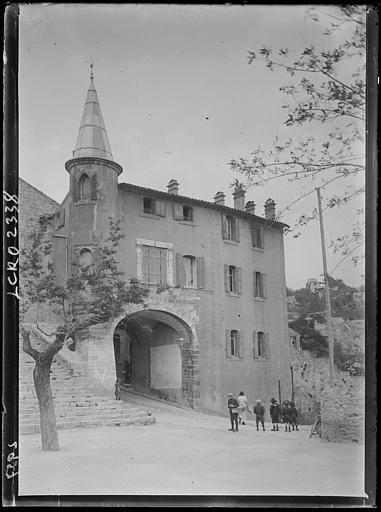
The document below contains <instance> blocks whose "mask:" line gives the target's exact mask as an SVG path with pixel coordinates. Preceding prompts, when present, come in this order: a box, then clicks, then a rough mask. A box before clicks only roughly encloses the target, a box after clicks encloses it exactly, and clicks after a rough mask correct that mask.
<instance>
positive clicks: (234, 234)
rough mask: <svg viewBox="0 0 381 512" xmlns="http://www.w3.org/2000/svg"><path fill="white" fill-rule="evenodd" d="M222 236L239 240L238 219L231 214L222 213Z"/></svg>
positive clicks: (233, 240)
mask: <svg viewBox="0 0 381 512" xmlns="http://www.w3.org/2000/svg"><path fill="white" fill-rule="evenodd" d="M222 238H223V239H224V240H229V241H232V242H239V225H238V219H236V218H235V217H232V216H231V215H222Z"/></svg>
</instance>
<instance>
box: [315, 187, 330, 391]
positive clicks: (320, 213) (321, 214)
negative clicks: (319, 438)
mask: <svg viewBox="0 0 381 512" xmlns="http://www.w3.org/2000/svg"><path fill="white" fill-rule="evenodd" d="M316 192H317V197H318V206H319V221H320V236H321V252H322V255H323V270H324V283H325V287H324V288H325V305H326V317H327V324H328V357H329V375H330V379H331V384H333V382H334V379H335V366H334V362H333V343H334V340H333V336H332V321H331V298H330V294H329V282H328V271H327V256H326V253H325V239H324V226H323V213H322V209H321V196H320V188H319V187H317V188H316Z"/></svg>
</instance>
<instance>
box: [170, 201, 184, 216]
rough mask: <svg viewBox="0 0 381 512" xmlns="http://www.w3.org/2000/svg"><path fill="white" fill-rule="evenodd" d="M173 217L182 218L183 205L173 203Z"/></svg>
mask: <svg viewBox="0 0 381 512" xmlns="http://www.w3.org/2000/svg"><path fill="white" fill-rule="evenodd" d="M172 207H173V218H174V219H175V220H183V218H184V213H183V207H182V206H181V205H180V204H175V203H173V205H172Z"/></svg>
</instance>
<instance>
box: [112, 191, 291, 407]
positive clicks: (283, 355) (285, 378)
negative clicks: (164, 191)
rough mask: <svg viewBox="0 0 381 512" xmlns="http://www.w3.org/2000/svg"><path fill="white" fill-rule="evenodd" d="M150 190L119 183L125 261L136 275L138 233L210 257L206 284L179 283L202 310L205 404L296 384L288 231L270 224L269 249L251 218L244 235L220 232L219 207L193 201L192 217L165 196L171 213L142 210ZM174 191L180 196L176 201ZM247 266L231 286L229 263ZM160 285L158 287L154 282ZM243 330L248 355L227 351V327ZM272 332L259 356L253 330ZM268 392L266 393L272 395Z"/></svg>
mask: <svg viewBox="0 0 381 512" xmlns="http://www.w3.org/2000/svg"><path fill="white" fill-rule="evenodd" d="M143 197H144V195H139V194H136V193H133V192H127V191H125V190H119V218H120V219H121V221H122V228H123V230H124V232H125V238H124V239H123V240H122V241H121V246H120V256H119V261H120V264H121V269H122V270H123V271H124V272H125V275H126V277H127V278H131V277H136V276H137V266H138V261H137V245H136V240H137V239H145V240H151V241H156V242H163V243H169V244H173V252H174V254H176V253H180V254H182V255H185V254H188V255H193V256H195V257H204V260H205V288H204V289H190V288H181V289H179V290H177V291H176V299H174V300H177V301H180V302H181V301H182V300H183V297H184V298H190V299H191V300H192V301H193V302H194V305H193V308H194V311H195V313H196V315H197V316H198V317H199V323H198V325H197V332H198V337H199V350H200V353H199V371H200V395H201V405H202V407H203V408H205V409H210V410H214V411H219V412H223V411H225V409H226V396H227V393H228V392H230V391H232V392H234V393H238V392H239V391H240V390H242V389H243V390H244V391H245V392H246V394H247V396H248V398H249V400H250V401H255V400H256V399H257V398H262V399H263V400H266V399H269V398H270V397H271V396H274V395H275V396H277V394H278V380H280V383H281V389H282V393H284V394H288V393H289V390H290V372H289V364H288V349H287V347H288V344H287V336H288V334H287V311H286V295H285V294H286V289H285V277H284V254H283V236H282V233H281V230H280V229H279V228H278V229H276V228H272V229H269V228H268V229H265V248H264V250H263V251H262V250H258V249H254V248H253V247H252V239H251V231H250V224H249V221H248V220H246V219H244V218H239V217H238V216H237V217H238V218H239V223H240V242H239V243H234V242H226V241H224V240H223V238H222V227H221V213H220V212H219V211H216V210H213V209H208V208H202V207H198V206H194V205H192V207H193V213H194V222H182V221H177V220H174V218H173V211H172V202H171V201H169V200H168V201H166V206H165V209H166V215H165V217H164V218H163V217H154V216H151V215H147V214H143V213H142V201H143ZM175 201H176V199H175V198H174V202H175ZM226 264H228V265H235V266H236V267H240V268H241V271H242V294H241V295H240V296H229V295H228V294H227V293H226V291H225V282H224V265H226ZM254 270H258V271H261V272H263V273H266V275H267V297H268V298H267V300H261V299H254ZM153 288H155V287H153ZM231 329H236V330H238V331H239V332H240V333H241V346H242V347H243V357H242V358H232V359H228V358H227V357H226V334H225V333H226V330H231ZM258 330H263V331H264V332H267V333H268V334H269V343H270V358H269V359H262V360H256V359H254V357H253V332H254V331H258ZM267 395H268V396H267Z"/></svg>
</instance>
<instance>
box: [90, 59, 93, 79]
mask: <svg viewBox="0 0 381 512" xmlns="http://www.w3.org/2000/svg"><path fill="white" fill-rule="evenodd" d="M93 67H94V64H93V63H91V64H90V69H91V71H90V78H91V80H92V79H93V78H94V73H93Z"/></svg>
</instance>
